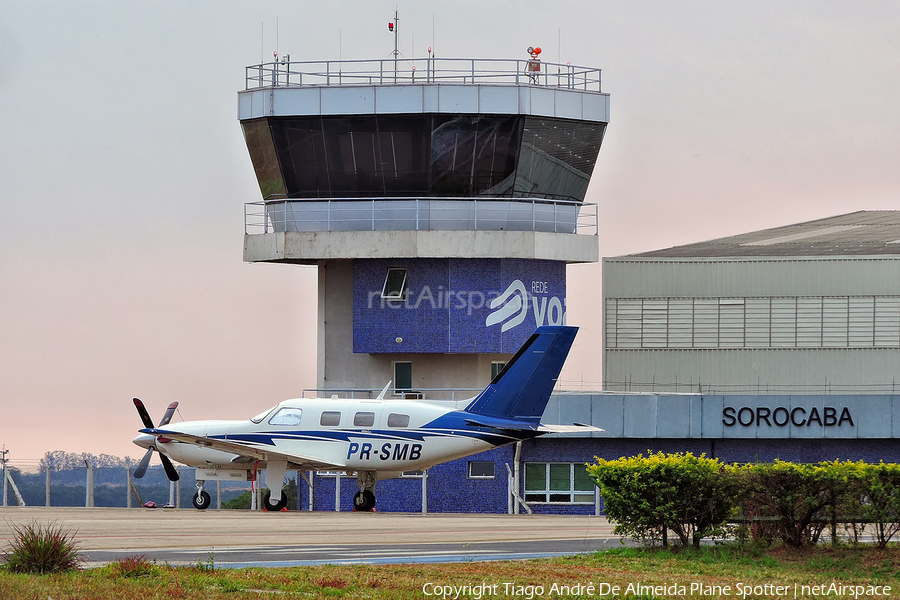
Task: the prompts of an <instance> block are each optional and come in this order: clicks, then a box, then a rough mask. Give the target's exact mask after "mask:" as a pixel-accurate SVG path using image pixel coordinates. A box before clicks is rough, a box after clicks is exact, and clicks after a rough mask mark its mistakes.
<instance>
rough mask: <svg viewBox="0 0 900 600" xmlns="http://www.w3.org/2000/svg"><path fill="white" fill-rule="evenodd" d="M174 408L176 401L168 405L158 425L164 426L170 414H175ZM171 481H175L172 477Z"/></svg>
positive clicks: (167, 422)
mask: <svg viewBox="0 0 900 600" xmlns="http://www.w3.org/2000/svg"><path fill="white" fill-rule="evenodd" d="M176 408H178V403H177V402H173V403H172V404H170V405H169V408H167V409H166V414H164V415H163V418H162V419H161V420H160V421H159V426H160V427H165V426H166V425H168V424H169V421H171V420H172V415H174V414H175V409H176ZM150 427H153V425H151V426H150ZM172 481H175V480H174V479H173V480H172Z"/></svg>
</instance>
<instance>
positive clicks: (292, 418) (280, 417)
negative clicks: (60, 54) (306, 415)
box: [269, 407, 303, 425]
mask: <svg viewBox="0 0 900 600" xmlns="http://www.w3.org/2000/svg"><path fill="white" fill-rule="evenodd" d="M302 412H303V411H302V410H300V409H299V408H287V407H285V408H282V409H280V410H279V411H278V412H277V413H275V414H274V415H272V418H271V419H269V425H299V424H300V414H301V413H302Z"/></svg>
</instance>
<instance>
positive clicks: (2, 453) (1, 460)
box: [0, 445, 9, 506]
mask: <svg viewBox="0 0 900 600" xmlns="http://www.w3.org/2000/svg"><path fill="white" fill-rule="evenodd" d="M7 456H9V450H7V449H6V446H5V445H4V446H3V450H0V465H2V466H3V506H7V504H6V495H7V494H8V493H9V483H8V482H7V480H6V463H7V462H8V461H9V459H8V458H7Z"/></svg>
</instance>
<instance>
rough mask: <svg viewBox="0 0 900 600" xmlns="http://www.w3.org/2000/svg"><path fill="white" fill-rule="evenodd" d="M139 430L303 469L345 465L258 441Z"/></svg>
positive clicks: (331, 467)
mask: <svg viewBox="0 0 900 600" xmlns="http://www.w3.org/2000/svg"><path fill="white" fill-rule="evenodd" d="M140 431H141V433H149V434H150V435H155V436H160V437H164V438H169V439H173V440H177V441H179V442H185V443H188V444H195V445H197V446H201V447H204V448H212V449H213V450H221V451H222V452H228V453H230V454H237V455H238V456H241V457H244V458H249V459H251V460H258V461H270V460H285V461H288V462H291V463H294V464H296V465H298V466H301V467H302V468H304V469H311V470H334V469H344V468H345V467H346V465H343V464H336V463H335V462H334V461H330V460H325V459H322V458H317V457H314V456H307V455H302V454H296V453H294V452H281V451H278V450H276V449H275V448H274V447H266V446H264V445H263V444H260V443H256V444H255V445H250V443H248V442H247V441H241V442H236V441H235V442H232V441H229V440H226V439H222V438H211V437H205V436H202V435H196V434H190V433H183V432H180V431H170V430H168V429H141V430H140Z"/></svg>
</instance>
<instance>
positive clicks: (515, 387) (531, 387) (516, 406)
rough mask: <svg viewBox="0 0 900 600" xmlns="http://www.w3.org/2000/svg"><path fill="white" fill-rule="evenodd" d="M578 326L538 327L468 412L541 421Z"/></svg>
mask: <svg viewBox="0 0 900 600" xmlns="http://www.w3.org/2000/svg"><path fill="white" fill-rule="evenodd" d="M577 332H578V328H577V327H565V326H545V327H538V328H537V329H536V330H535V332H534V333H533V334H532V335H531V337H530V338H529V339H528V341H527V342H525V344H523V345H522V347H521V348H519V351H518V352H516V355H515V356H513V357H512V359H511V360H510V361H509V362H508V363H506V368H504V369H503V370H502V371H500V373H498V374H497V376H496V377H495V378H494V380H493V381H491V383H490V385H488V386H487V387H486V388H485V389H484V390H483V391H482V392H481V393H480V394H478V396H477V397H476V398H475V399H474V400H473V401H472V403H471V404H469V406H467V407H466V412H468V413H472V414H476V415H484V416H489V417H497V418H503V419H519V420H525V421H530V422H533V423H535V424H537V423H538V422H540V419H541V416H542V415H543V414H544V409H545V408H547V401H548V400H550V393H551V392H552V391H553V386H554V385H555V384H556V380H557V378H558V377H559V372H560V371H561V370H562V366H563V363H564V362H565V361H566V356H568V354H569V349H570V348H571V347H572V342H573V341H574V340H575V334H576V333H577Z"/></svg>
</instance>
